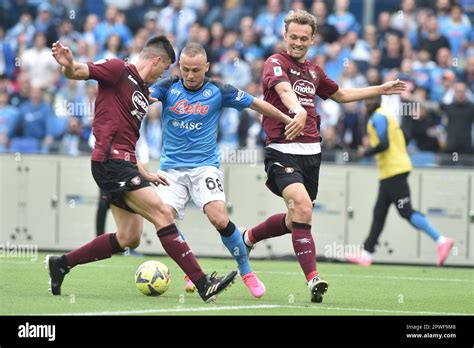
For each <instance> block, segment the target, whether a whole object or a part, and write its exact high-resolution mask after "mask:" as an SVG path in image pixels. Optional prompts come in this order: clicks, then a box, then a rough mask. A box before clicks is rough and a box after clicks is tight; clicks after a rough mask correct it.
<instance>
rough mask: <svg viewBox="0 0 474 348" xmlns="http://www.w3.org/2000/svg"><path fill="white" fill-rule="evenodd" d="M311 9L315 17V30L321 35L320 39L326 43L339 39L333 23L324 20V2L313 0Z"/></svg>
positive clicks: (325, 14) (325, 11)
mask: <svg viewBox="0 0 474 348" xmlns="http://www.w3.org/2000/svg"><path fill="white" fill-rule="evenodd" d="M311 11H312V12H313V14H314V16H315V17H316V23H317V32H318V33H319V34H320V35H321V36H322V40H323V41H324V42H327V43H333V42H334V41H337V39H339V32H338V31H337V29H336V27H335V26H334V25H331V24H329V23H327V21H326V18H327V14H328V9H327V6H326V3H325V2H324V1H322V0H315V1H313V5H312V6H311Z"/></svg>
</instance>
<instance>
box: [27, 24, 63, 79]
mask: <svg viewBox="0 0 474 348" xmlns="http://www.w3.org/2000/svg"><path fill="white" fill-rule="evenodd" d="M21 70H22V72H25V73H27V74H28V76H29V77H30V78H31V86H32V87H40V88H51V87H53V86H55V85H56V82H57V81H58V80H59V77H60V75H59V73H60V69H59V65H58V64H57V63H56V61H55V60H54V58H53V56H52V55H51V49H50V48H48V47H46V36H45V35H44V34H43V33H36V34H35V37H34V47H32V48H30V49H28V50H26V51H25V52H24V53H23V55H22V57H21Z"/></svg>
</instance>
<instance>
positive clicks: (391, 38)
mask: <svg viewBox="0 0 474 348" xmlns="http://www.w3.org/2000/svg"><path fill="white" fill-rule="evenodd" d="M385 41H386V42H385V49H384V51H383V53H382V60H381V67H382V68H383V69H393V68H400V64H401V63H402V59H403V48H402V45H401V42H400V38H399V37H398V36H397V35H393V34H388V35H387V36H386V40H385Z"/></svg>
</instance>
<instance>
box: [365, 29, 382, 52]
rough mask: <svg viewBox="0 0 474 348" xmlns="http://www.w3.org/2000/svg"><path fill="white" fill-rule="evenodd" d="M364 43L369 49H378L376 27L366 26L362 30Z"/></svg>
mask: <svg viewBox="0 0 474 348" xmlns="http://www.w3.org/2000/svg"><path fill="white" fill-rule="evenodd" d="M364 41H365V42H367V45H368V46H369V48H370V49H378V48H379V43H378V40H377V27H376V26H375V25H371V24H370V25H366V26H365V28H364Z"/></svg>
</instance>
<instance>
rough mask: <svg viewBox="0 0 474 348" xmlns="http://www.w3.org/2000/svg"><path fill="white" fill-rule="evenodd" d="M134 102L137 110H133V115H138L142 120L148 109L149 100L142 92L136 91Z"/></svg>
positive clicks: (133, 97) (133, 96)
mask: <svg viewBox="0 0 474 348" xmlns="http://www.w3.org/2000/svg"><path fill="white" fill-rule="evenodd" d="M132 103H133V106H134V107H135V110H132V115H133V116H136V118H138V120H139V121H141V120H142V118H143V117H145V115H146V113H147V111H148V106H149V104H148V100H147V99H146V98H145V96H144V95H143V94H142V92H140V91H135V92H133V94H132Z"/></svg>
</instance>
